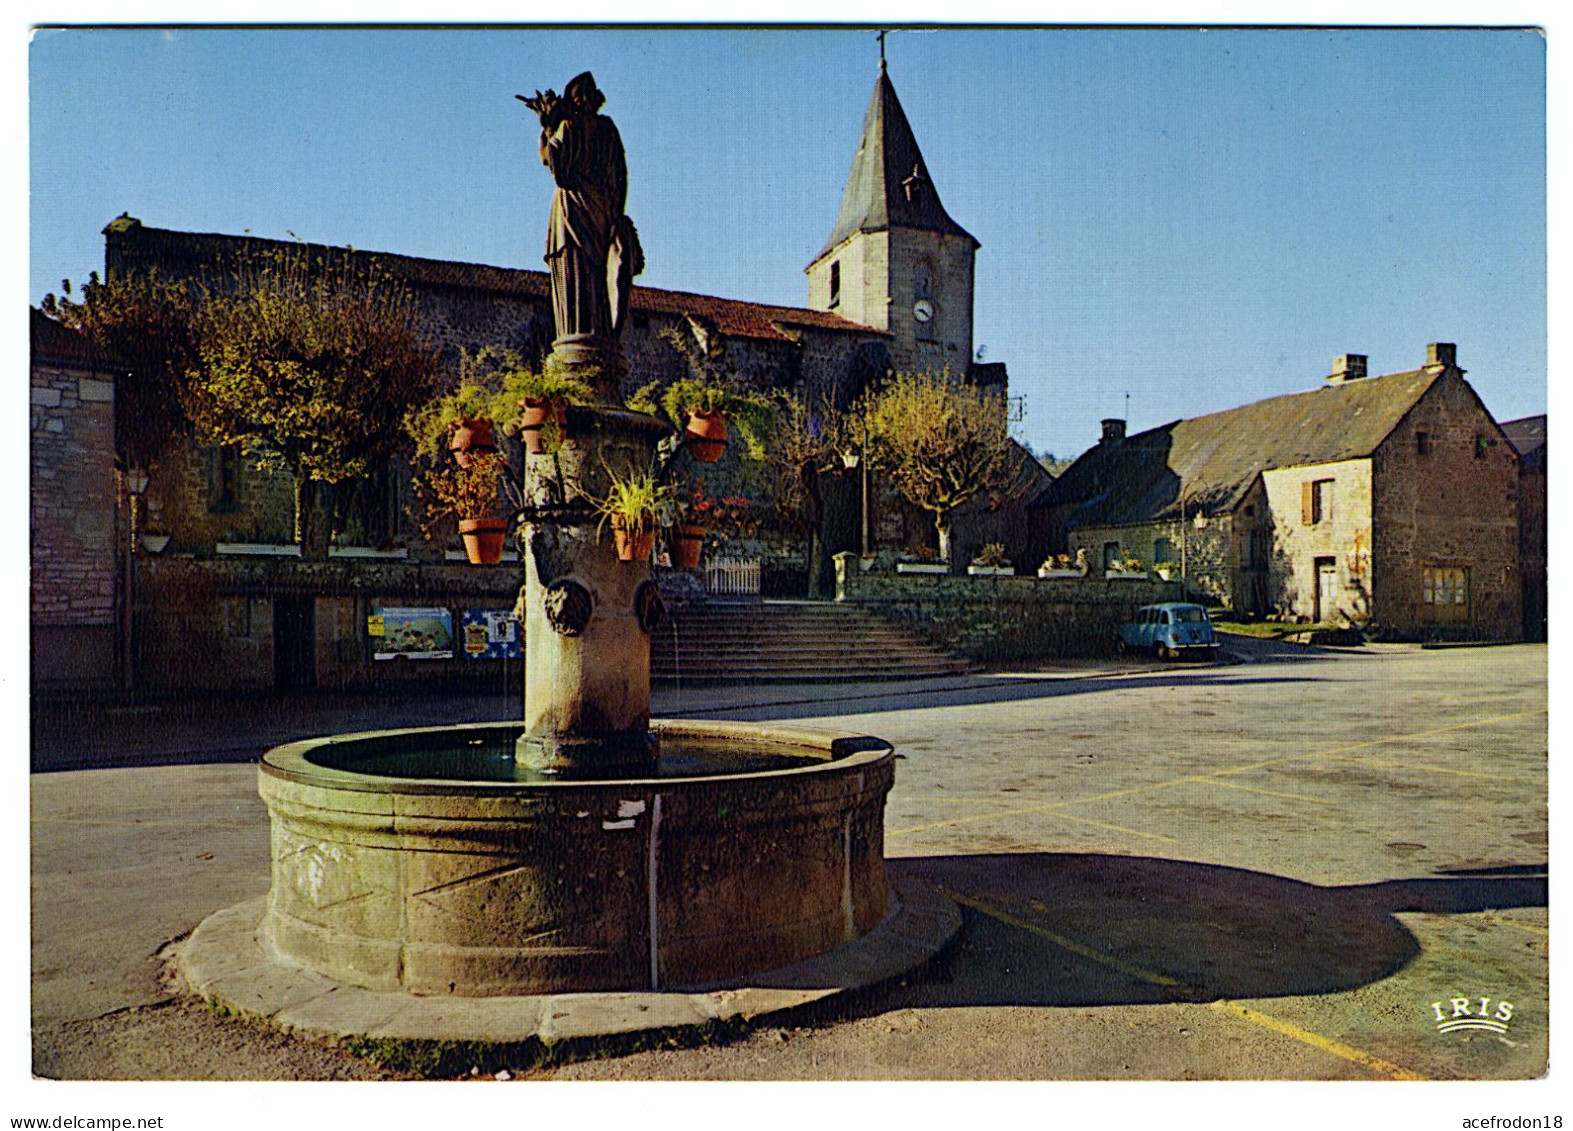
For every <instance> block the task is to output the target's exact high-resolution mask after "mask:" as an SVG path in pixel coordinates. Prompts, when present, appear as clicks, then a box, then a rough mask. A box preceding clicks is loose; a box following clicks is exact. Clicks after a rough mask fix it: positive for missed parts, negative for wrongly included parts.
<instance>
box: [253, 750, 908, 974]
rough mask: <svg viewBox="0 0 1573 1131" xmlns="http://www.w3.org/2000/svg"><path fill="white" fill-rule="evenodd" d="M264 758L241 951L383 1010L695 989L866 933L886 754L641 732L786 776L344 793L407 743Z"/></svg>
mask: <svg viewBox="0 0 1573 1131" xmlns="http://www.w3.org/2000/svg"><path fill="white" fill-rule="evenodd" d="M520 729H521V728H520V725H519V724H517V723H514V724H508V723H501V724H482V725H477V726H473V727H464V728H458V729H457V731H456V730H455V728H440V729H438V730H432V731H425V732H421V731H403V732H378V733H377V734H369V735H341V736H335V737H333V738H326V739H313V740H309V741H306V742H299V743H293V744H291V745H289V746H283V747H279V748H278V749H275V750H273V751H270V752H269V753H268V754H267V755H266V756H265V757H264V758H263V762H262V766H261V772H260V791H261V793H262V797H263V799H264V800H265V801H266V802H267V806H268V810H269V813H270V814H271V818H272V829H273V833H272V837H273V846H272V856H273V875H272V887H271V890H270V892H269V895H268V904H267V914H266V916H265V918H264V920H263V924H262V928H261V933H262V940H263V943H264V945H265V946H266V947H268V948H269V949H270V950H271V951H272V952H273V953H274V954H276V955H277V956H279V957H281V958H283V959H285V960H287V961H289V962H293V963H298V964H299V965H301V966H304V967H306V968H307V969H309V970H313V971H316V972H317V973H320V974H323V975H325V976H327V977H329V978H332V979H334V980H336V981H340V982H343V983H347V984H350V985H354V986H360V987H364V988H366V989H371V990H378V991H384V992H404V993H411V994H420V995H439V994H452V995H459V996H465V997H490V996H516V995H527V994H539V993H561V992H576V991H607V990H636V989H669V988H677V987H698V986H705V985H716V984H721V983H725V982H727V981H729V980H732V979H735V978H738V977H739V976H742V975H746V974H749V973H754V972H761V971H766V970H771V969H774V968H777V967H781V966H785V965H789V964H791V963H794V962H799V961H802V960H804V959H808V958H812V957H814V956H816V955H819V954H823V953H825V952H827V951H830V950H832V949H834V948H836V947H838V946H840V945H842V944H843V943H846V942H848V941H850V940H851V939H854V938H856V937H858V936H860V935H862V934H864V933H865V932H867V931H869V930H871V929H873V928H874V927H875V926H876V925H878V924H879V922H880V921H881V919H882V918H883V917H884V915H885V912H886V883H885V864H884V833H883V819H884V804H885V796H886V794H887V793H888V792H889V790H890V786H891V782H892V778H893V766H894V762H893V754H892V751H891V748H890V746H889V745H888V744H886V743H884V742H882V741H880V740H878V739H873V738H870V737H868V736H854V735H834V734H827V733H825V732H815V731H804V730H797V729H794V728H787V727H761V726H759V725H757V724H727V723H715V722H706V723H703V724H691V723H683V722H657V723H655V724H654V730H655V731H656V734H657V737H658V738H659V739H660V740H662V741H666V740H679V739H704V740H707V741H708V740H713V739H732V740H735V741H737V742H741V743H746V744H747V745H749V746H750V747H758V746H761V745H763V746H767V747H779V748H780V750H781V752H782V753H785V754H789V755H790V756H792V757H793V758H797V759H801V761H799V762H795V763H793V764H792V765H791V766H790V768H786V769H772V770H765V771H754V772H748V773H721V774H716V775H713V776H704V777H665V778H657V777H652V778H640V779H630V780H618V781H558V780H554V781H548V782H514V781H496V782H494V781H451V780H442V779H439V778H434V777H420V776H415V777H390V776H384V775H381V774H376V775H374V774H370V773H366V772H360V771H357V770H355V769H354V768H353V767H354V766H355V765H356V762H357V757H358V752H359V751H362V750H377V749H386V748H387V747H388V745H389V743H390V742H391V743H398V742H402V741H406V740H407V739H409V740H413V739H415V738H418V737H419V736H420V735H422V734H429V735H443V736H444V740H445V741H447V742H450V743H451V740H452V739H453V738H454V736H455V735H456V734H458V733H460V732H462V737H461V742H469V741H473V742H474V743H476V744H481V743H484V742H497V741H503V742H506V741H508V740H509V739H510V738H511V737H512V736H516V735H517V734H518V732H519V731H520Z"/></svg>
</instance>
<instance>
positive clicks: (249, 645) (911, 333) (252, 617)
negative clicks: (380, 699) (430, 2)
mask: <svg viewBox="0 0 1573 1131" xmlns="http://www.w3.org/2000/svg"><path fill="white" fill-rule="evenodd" d="M544 222H545V218H544V217H543V218H542V223H543V224H544ZM104 235H105V267H106V272H107V273H108V274H109V275H110V276H112V277H113V276H119V275H127V274H134V273H138V272H146V271H153V270H156V271H158V272H160V273H161V274H163V275H165V276H168V277H175V278H186V279H194V280H201V281H204V282H207V283H210V284H214V285H219V286H222V285H224V281H225V279H226V271H227V270H228V269H229V268H228V266H227V265H230V264H233V263H235V262H237V260H239V259H241V258H243V257H245V256H246V255H248V254H250V253H258V252H265V251H269V250H279V249H285V248H292V249H295V250H306V251H308V252H310V253H312V254H320V255H323V256H326V257H330V258H332V257H343V258H351V259H360V260H363V261H373V260H374V261H375V262H376V264H377V266H378V268H379V269H380V270H382V271H385V272H388V273H391V274H394V275H397V276H398V277H400V278H401V279H402V280H404V281H405V282H406V283H407V284H408V285H409V287H410V288H411V290H412V292H413V294H414V296H415V301H416V304H417V309H418V319H419V330H420V332H421V333H422V334H423V336H425V337H426V338H427V339H428V340H429V341H431V342H432V343H434V344H436V345H438V346H440V347H441V349H442V350H443V351H444V353H445V354H446V355H447V357H448V358H449V359H450V360H456V359H457V357H458V355H459V354H460V352H461V351H466V350H468V351H475V350H479V349H481V348H483V347H486V346H491V345H497V346H503V347H507V348H510V349H513V350H515V351H517V352H518V353H519V354H520V355H522V357H523V358H524V359H525V360H526V362H534V361H538V360H539V359H541V358H543V357H544V356H545V355H546V353H547V352H548V351H549V349H550V347H551V340H552V337H553V333H554V330H553V317H552V310H551V299H550V279H549V276H548V275H547V273H546V272H545V271H536V270H521V269H514V268H503V267H494V266H486V265H482V264H472V263H456V262H448V261H441V260H432V259H422V258H416V257H412V256H403V255H398V254H393V253H385V252H365V251H355V250H351V249H347V248H328V247H318V246H312V245H307V246H305V247H304V248H303V247H302V245H298V244H283V243H280V242H278V241H268V240H260V239H254V238H251V237H245V236H232V235H223V234H205V233H190V232H178V231H169V230H161V229H157V228H152V227H149V226H147V225H144V224H143V223H142V222H141V221H140V220H138V219H136V218H134V217H131V216H129V215H123V216H121V217H119V218H118V219H116V220H114V221H113V222H111V223H110V224H109V225H108V227H107V228H106V229H105V232H104ZM977 247H978V243H977V241H976V240H975V239H973V237H972V236H971V235H969V234H968V233H967V232H966V231H965V230H964V229H962V228H961V227H960V226H959V225H958V224H957V223H956V222H955V221H954V220H953V219H951V217H950V216H949V214H948V213H947V212H946V211H945V209H944V207H943V205H942V204H941V203H940V200H939V196H938V193H937V191H936V188H935V186H934V185H933V183H932V181H931V180H930V179H929V176H928V171H927V166H926V164H925V162H924V160H923V156H922V153H921V151H920V150H919V148H918V145H917V141H916V138H915V136H914V134H913V132H912V129H911V126H910V124H909V123H908V121H907V119H906V115H905V113H904V112H903V110H902V108H901V105H900V103H899V101H898V100H897V98H896V94H895V90H894V88H893V86H892V85H891V82H890V78H889V76H888V74H887V73H886V72H885V69H884V66H883V64H881V68H880V72H879V75H878V78H877V81H876V84H875V89H874V93H873V97H872V99H871V101H870V104H869V108H868V111H867V113H866V115H865V118H864V123H863V131H862V136H861V137H860V140H859V145H858V150H857V153H856V156H855V157H854V159H853V163H852V170H851V173H850V175H849V178H848V181H847V185H846V189H845V192H844V193H843V198H842V203H841V208H840V210H839V212H838V213H837V217H836V221H835V224H834V226H833V228H832V233H831V236H830V239H829V240H828V241H827V243H826V245H825V248H824V250H823V251H822V252H821V253H820V255H818V256H817V257H816V258H815V260H814V262H813V263H811V264H810V265H809V266H808V268H807V269H806V270H807V275H808V295H809V297H808V303H807V305H806V306H804V307H781V306H772V305H767V304H760V303H752V302H747V301H742V300H738V299H731V298H721V297H717V296H712V295H702V294H694V293H688V292H681V291H670V290H661V289H657V288H652V287H639V286H636V287H635V288H634V289H633V294H632V300H631V306H630V321H629V325H628V327H627V330H626V331H625V334H624V339H623V347H624V353H625V355H626V356H627V359H628V362H629V376H628V378H627V387H626V388H625V390H624V391H625V393H626V392H630V391H632V389H633V388H635V387H637V386H639V385H643V384H645V383H646V382H649V381H651V380H662V381H663V382H664V381H670V380H672V379H675V378H677V377H680V376H683V375H684V374H685V372H686V370H685V363H684V360H683V358H682V356H681V355H680V353H679V352H678V351H677V350H676V349H675V348H674V347H673V346H672V344H671V343H670V341H669V339H668V337H667V335H668V334H670V333H677V334H681V335H685V336H689V337H691V338H693V339H696V340H699V341H701V342H703V343H705V344H706V345H707V347H708V348H709V349H710V350H711V351H712V352H716V351H718V352H719V353H720V354H721V355H722V357H723V358H724V364H725V366H726V367H727V368H728V369H729V370H730V371H731V372H732V373H733V374H734V375H735V377H736V378H737V379H738V380H740V381H742V382H744V383H746V384H748V385H750V386H752V387H754V388H757V389H761V390H774V389H781V390H789V391H793V392H796V393H798V394H800V395H803V396H805V397H807V398H809V399H810V400H811V401H812V400H815V399H819V398H823V399H825V400H827V401H829V402H831V403H833V404H835V405H836V406H837V407H845V406H846V405H848V404H849V403H851V401H852V400H853V399H855V397H856V396H857V395H858V394H859V393H861V392H862V391H863V390H864V389H865V388H866V387H867V386H868V384H869V382H870V381H871V380H875V379H877V378H878V377H880V376H882V375H883V374H885V373H886V372H888V371H890V370H892V369H905V370H911V371H949V372H950V373H951V374H953V375H954V376H955V377H956V379H958V380H970V381H973V382H974V383H977V384H979V385H982V386H985V387H987V388H989V389H991V390H995V391H997V392H998V393H999V394H1000V403H1001V409H1002V411H1003V410H1004V404H1005V396H1004V394H1005V391H1006V388H1007V384H1008V375H1007V373H1006V370H1005V367H1004V365H1002V364H998V363H991V364H987V365H983V364H974V363H973V361H972V304H973V256H974V253H975V252H976V250H977ZM1022 456H1023V461H1022V464H1023V467H1024V468H1025V469H1026V472H1025V474H1024V476H1023V480H1022V482H1023V488H1022V490H1021V491H1019V492H1017V493H1016V494H1015V495H1014V496H1013V497H1010V498H1003V499H1000V500H992V501H991V505H988V506H974V507H972V508H969V510H968V512H967V513H966V514H963V515H960V516H958V518H957V522H956V525H955V535H954V540H955V543H956V545H957V547H958V549H959V550H960V552H971V551H972V550H973V549H975V548H976V547H977V546H981V545H982V544H983V543H984V542H986V541H997V540H1008V541H1009V542H1010V543H1011V545H1010V547H1009V548H1010V549H1011V550H1012V551H1013V556H1015V555H1019V556H1021V557H1022V559H1023V560H1024V558H1025V553H1024V547H1025V540H1026V538H1027V536H1028V527H1027V522H1026V517H1025V515H1026V508H1025V503H1026V501H1027V500H1028V499H1030V498H1032V497H1033V495H1035V494H1036V493H1037V491H1039V490H1041V488H1042V486H1043V480H1042V479H1041V478H1036V477H1034V473H1035V472H1037V473H1039V474H1041V472H1040V469H1038V468H1037V465H1036V463H1035V462H1034V461H1032V460H1031V459H1030V457H1027V455H1026V453H1025V452H1023V453H1022ZM679 458H686V457H679ZM735 462H736V461H735V457H734V456H731V455H729V456H728V457H727V461H726V462H724V463H723V464H722V465H721V469H720V470H719V471H718V472H713V473H712V474H715V475H718V476H721V477H725V476H726V475H727V474H729V472H728V466H729V464H730V465H735ZM147 470H148V471H149V473H150V483H149V487H148V490H147V495H146V499H145V507H144V518H143V523H142V529H143V530H144V531H148V532H156V533H158V534H160V535H167V536H168V544H167V547H166V548H165V549H164V550H163V551H162V553H160V554H159V555H156V556H144V557H142V558H140V559H139V561H138V563H137V564H138V569H139V571H140V576H142V577H143V584H142V585H141V588H140V589H139V595H138V600H137V605H138V614H137V616H138V626H139V631H138V637H139V640H140V642H141V643H140V644H139V648H138V652H139V655H140V656H141V666H142V667H145V668H148V669H150V670H151V671H153V672H154V673H156V674H153V675H151V676H150V678H151V679H154V680H156V681H157V683H158V684H159V685H161V686H163V687H166V688H168V689H170V690H175V689H181V688H199V687H210V688H213V689H220V688H222V689H230V690H233V689H246V688H252V689H257V688H265V687H276V688H281V689H306V688H316V687H325V686H332V687H358V686H366V685H378V684H381V683H383V682H386V681H389V680H404V679H411V678H419V679H423V680H431V679H433V678H437V673H438V672H439V670H440V671H441V677H442V678H444V679H456V680H461V681H464V682H474V681H475V680H489V679H491V678H493V677H492V676H491V675H490V674H489V673H490V670H491V668H492V667H493V666H494V665H488V664H480V665H477V664H471V665H468V666H466V665H464V664H454V665H425V666H422V665H414V666H413V667H414V669H415V670H412V666H411V665H388V664H382V665H378V664H375V663H372V662H371V657H372V655H373V652H372V647H373V644H372V642H371V641H369V640H368V639H367V635H366V632H365V626H366V624H367V623H368V620H369V619H371V618H373V613H372V610H374V609H377V608H382V607H392V606H405V605H409V606H441V605H443V604H444V603H446V604H447V605H448V606H450V607H451V608H452V609H453V610H454V611H455V615H456V614H457V610H458V609H460V608H461V607H484V608H492V609H495V608H506V607H508V606H510V605H511V603H512V600H513V593H514V589H515V588H516V586H517V577H516V576H515V574H516V571H514V570H508V569H503V570H468V569H466V568H465V567H463V566H460V565H457V564H453V563H454V559H455V558H457V557H460V556H462V555H461V553H460V551H458V549H457V546H458V540H457V536H456V535H455V536H453V537H452V538H451V540H450V541H449V542H448V543H447V544H444V543H442V542H441V541H438V542H435V543H429V542H425V541H423V540H422V539H421V538H420V537H419V535H418V532H417V531H416V529H415V524H414V523H413V522H412V520H411V518H410V514H409V511H410V508H411V506H412V502H413V500H412V499H411V492H410V487H409V469H408V468H407V467H403V466H399V465H397V464H396V465H394V466H390V467H386V468H383V469H380V470H379V471H378V472H377V473H376V474H374V475H372V476H370V477H368V478H367V479H366V480H365V481H363V482H361V483H358V484H354V485H350V486H346V487H342V488H339V489H338V491H337V498H336V499H334V505H335V507H336V508H337V510H338V511H339V513H340V515H341V523H340V528H339V532H338V535H337V538H336V541H335V544H334V547H333V549H332V552H331V556H330V558H329V560H328V561H326V562H302V561H299V560H298V557H299V551H298V549H297V548H296V547H294V546H293V545H291V538H292V529H291V483H290V481H289V478H288V476H287V475H284V474H282V473H272V474H268V473H265V472H264V471H263V470H262V469H261V468H259V467H258V466H256V465H255V464H253V463H250V462H248V461H247V460H245V459H243V458H242V457H241V456H240V454H239V453H238V452H236V451H233V450H223V449H211V448H204V447H201V446H199V445H195V444H184V443H177V444H175V445H172V446H171V448H170V449H169V450H168V451H167V452H166V453H165V454H164V455H163V456H162V457H161V458H160V459H159V460H158V461H157V463H156V465H155V466H153V467H151V468H149V469H147ZM861 474H862V473H861V472H859V473H857V474H850V473H849V474H837V475H833V476H830V477H829V482H828V483H827V484H826V489H825V530H824V535H825V536H824V538H823V543H822V545H821V547H820V554H821V560H820V562H819V565H820V572H821V575H822V576H823V577H824V578H825V580H826V581H827V583H828V581H829V578H830V572H831V571H830V566H829V562H830V558H831V556H832V555H833V554H835V553H837V552H840V551H844V550H856V549H858V548H859V546H860V541H861V531H862V530H863V529H864V528H867V529H868V530H869V531H870V534H871V536H872V540H873V542H874V545H875V547H878V546H885V547H887V548H899V546H900V544H902V543H904V542H908V541H911V540H913V539H915V538H924V537H928V538H932V525H931V523H929V522H928V521H927V520H925V519H922V518H920V517H919V516H917V515H915V514H911V513H907V510H906V508H904V507H902V506H900V505H899V504H898V503H897V502H896V501H895V500H894V498H893V497H892V496H891V494H890V492H889V491H888V489H886V488H885V487H884V486H883V485H882V484H881V483H880V482H879V481H878V478H877V476H876V477H875V481H874V482H873V483H872V484H871V487H870V489H869V490H868V491H867V492H866V493H865V492H864V491H863V490H861V487H862V484H861V481H860V475H861ZM865 497H866V498H868V499H869V500H870V502H869V505H868V511H869V514H868V515H867V517H866V518H865V516H864V515H862V514H860V508H861V506H862V505H863V504H862V502H861V500H862V499H863V498H865ZM773 565H774V567H775V568H774V572H773V573H772V572H771V571H768V570H767V577H773V578H774V585H775V588H776V591H777V592H783V593H787V594H790V593H794V592H797V593H801V592H802V591H803V587H804V585H805V584H806V582H805V579H806V577H807V576H808V575H809V573H810V566H811V563H809V562H807V561H805V560H803V559H802V555H801V551H799V552H798V558H797V560H796V561H795V562H794V561H793V560H791V558H790V557H788V558H786V559H784V560H782V561H779V562H774V563H773ZM455 623H456V622H455Z"/></svg>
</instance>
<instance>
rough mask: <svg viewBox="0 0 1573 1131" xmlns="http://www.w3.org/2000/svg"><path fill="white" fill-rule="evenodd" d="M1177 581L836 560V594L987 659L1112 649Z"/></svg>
mask: <svg viewBox="0 0 1573 1131" xmlns="http://www.w3.org/2000/svg"><path fill="white" fill-rule="evenodd" d="M1181 589H1182V586H1181V584H1180V583H1179V582H1177V581H1153V580H1147V579H1145V578H1144V579H1140V580H1136V579H1131V578H1107V579H1106V578H1101V577H1071V578H1039V577H970V576H967V575H966V574H965V573H963V574H960V575H948V574H897V573H886V572H876V571H871V572H868V573H863V572H860V571H859V569H858V565H857V559H856V558H854V557H851V556H839V557H838V558H837V560H836V600H838V601H847V602H850V603H854V604H857V605H859V606H861V607H863V608H866V609H868V610H869V611H870V612H873V613H877V614H878V615H880V616H882V617H884V618H885V619H886V620H889V621H892V622H894V623H896V624H899V625H901V626H902V627H903V628H906V629H909V630H911V631H913V632H915V633H917V634H919V635H921V636H923V637H925V638H926V639H928V640H930V641H932V642H933V643H934V644H936V645H938V646H939V647H941V648H944V649H945V650H947V651H949V652H952V653H954V654H956V655H959V656H965V657H967V658H968V659H972V660H978V661H981V662H984V663H999V662H1005V661H1011V660H1026V659H1039V658H1046V657H1069V656H1099V655H1107V654H1109V653H1111V652H1113V651H1114V647H1115V630H1116V629H1118V627H1119V626H1120V625H1121V624H1123V623H1125V622H1126V621H1127V620H1129V619H1130V617H1131V614H1132V613H1134V612H1135V611H1136V610H1137V609H1138V608H1140V607H1141V606H1143V605H1151V604H1154V603H1156V602H1159V601H1178V600H1181V599H1182V596H1181Z"/></svg>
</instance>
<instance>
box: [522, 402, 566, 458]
mask: <svg viewBox="0 0 1573 1131" xmlns="http://www.w3.org/2000/svg"><path fill="white" fill-rule="evenodd" d="M519 408H520V409H522V410H523V411H522V412H521V413H520V416H519V439H521V440H523V441H524V450H525V451H527V452H529V453H530V454H531V455H532V456H538V455H540V454H541V453H542V452H543V451H545V450H546V440H545V436H544V435H543V433H545V432H547V431H548V429H547V425H548V424H552V425H555V428H556V431H557V433H558V434H559V435H561V434H562V429H563V424H564V422H565V420H566V414H565V413H564V412H563V406H562V402H561V401H538V400H536V399H535V398H534V397H525V398H524V400H522V401H520V402H519Z"/></svg>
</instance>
